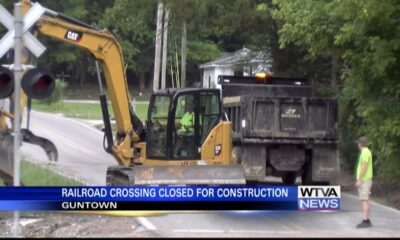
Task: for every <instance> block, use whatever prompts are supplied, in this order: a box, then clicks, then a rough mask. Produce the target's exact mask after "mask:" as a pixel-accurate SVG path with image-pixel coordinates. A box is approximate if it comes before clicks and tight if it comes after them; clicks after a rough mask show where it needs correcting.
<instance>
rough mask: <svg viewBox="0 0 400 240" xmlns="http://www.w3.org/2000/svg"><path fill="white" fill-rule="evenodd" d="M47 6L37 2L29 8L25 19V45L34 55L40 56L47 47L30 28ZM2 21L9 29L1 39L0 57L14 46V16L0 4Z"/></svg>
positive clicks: (0, 18) (0, 19)
mask: <svg viewBox="0 0 400 240" xmlns="http://www.w3.org/2000/svg"><path fill="white" fill-rule="evenodd" d="M45 11H46V8H44V7H42V6H41V5H40V4H39V3H35V4H33V5H32V7H31V8H30V9H29V10H28V12H27V13H26V14H25V16H24V20H23V26H24V27H23V37H22V40H23V42H24V45H25V47H27V48H28V49H29V51H31V52H32V54H33V55H35V56H36V57H39V56H40V55H42V54H43V52H44V51H45V50H46V47H45V46H43V44H42V43H40V42H39V40H37V39H36V38H35V37H34V36H33V35H32V34H31V33H30V32H29V29H30V28H31V27H32V26H33V24H35V22H36V21H37V20H38V19H39V18H40V17H41V16H42V15H43V13H44V12H45ZM0 22H1V23H2V24H3V25H4V26H5V27H6V28H7V29H8V32H7V34H6V35H4V37H3V38H2V39H1V40H0V58H1V57H3V56H4V54H5V53H6V52H8V50H10V48H11V47H13V46H14V37H15V29H14V17H13V16H12V15H11V14H10V13H9V12H8V11H7V10H6V9H5V8H4V7H3V6H2V5H0Z"/></svg>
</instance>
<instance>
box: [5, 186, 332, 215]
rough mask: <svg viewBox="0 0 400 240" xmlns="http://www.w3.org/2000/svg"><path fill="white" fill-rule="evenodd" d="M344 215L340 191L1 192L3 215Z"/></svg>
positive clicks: (161, 188)
mask: <svg viewBox="0 0 400 240" xmlns="http://www.w3.org/2000/svg"><path fill="white" fill-rule="evenodd" d="M88 210H96V211H99V210H107V211H110V210H141V211H146V210H149V211H150V210H152V211H156V210H160V211H161V210H169V211H170V210H207V211H209V210H284V211H287V210H301V211H326V210H328V211H338V210H340V186H251V187H250V186H127V187H122V186H121V187H108V186H107V187H0V211H88Z"/></svg>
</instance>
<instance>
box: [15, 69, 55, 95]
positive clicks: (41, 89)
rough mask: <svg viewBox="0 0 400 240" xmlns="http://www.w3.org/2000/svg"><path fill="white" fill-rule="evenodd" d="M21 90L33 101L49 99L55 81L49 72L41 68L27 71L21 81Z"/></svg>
mask: <svg viewBox="0 0 400 240" xmlns="http://www.w3.org/2000/svg"><path fill="white" fill-rule="evenodd" d="M21 86H22V89H24V91H25V93H26V95H27V96H29V97H31V98H34V99H44V98H47V97H49V96H50V95H51V94H52V93H53V91H54V88H55V80H54V78H53V77H52V76H51V74H50V73H49V72H47V71H46V70H44V69H41V68H35V69H31V70H29V71H28V72H27V73H25V75H24V76H23V78H22V80H21Z"/></svg>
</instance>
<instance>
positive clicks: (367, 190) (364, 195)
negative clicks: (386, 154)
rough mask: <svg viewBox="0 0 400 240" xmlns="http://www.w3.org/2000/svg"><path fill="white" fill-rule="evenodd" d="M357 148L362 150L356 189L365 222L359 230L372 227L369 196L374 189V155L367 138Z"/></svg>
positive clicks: (363, 138)
mask: <svg viewBox="0 0 400 240" xmlns="http://www.w3.org/2000/svg"><path fill="white" fill-rule="evenodd" d="M356 143H357V146H358V148H359V149H360V156H359V158H358V163H357V170H356V180H357V181H356V187H358V193H359V198H360V200H361V207H362V211H363V220H362V222H361V223H359V224H358V225H357V228H367V227H372V224H371V221H370V220H369V212H370V203H369V196H370V194H371V187H372V176H373V172H372V165H373V164H372V154H371V151H370V150H369V149H368V140H367V138H366V137H360V138H359V139H358V140H357V141H356Z"/></svg>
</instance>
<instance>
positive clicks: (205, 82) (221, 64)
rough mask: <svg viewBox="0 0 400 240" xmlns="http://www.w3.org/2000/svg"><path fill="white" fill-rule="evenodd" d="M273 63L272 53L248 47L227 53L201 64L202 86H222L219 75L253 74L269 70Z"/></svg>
mask: <svg viewBox="0 0 400 240" xmlns="http://www.w3.org/2000/svg"><path fill="white" fill-rule="evenodd" d="M271 64H272V61H271V58H270V54H266V53H264V52H253V51H251V50H250V49H248V48H242V49H240V50H237V51H236V52H229V53H225V54H224V55H222V56H221V57H219V58H217V59H215V60H213V61H211V62H207V63H203V64H201V65H200V66H199V67H200V69H201V75H202V76H201V79H202V87H204V88H221V86H220V84H218V76H219V75H238V76H252V75H254V74H255V73H257V72H269V71H270V69H271Z"/></svg>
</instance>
